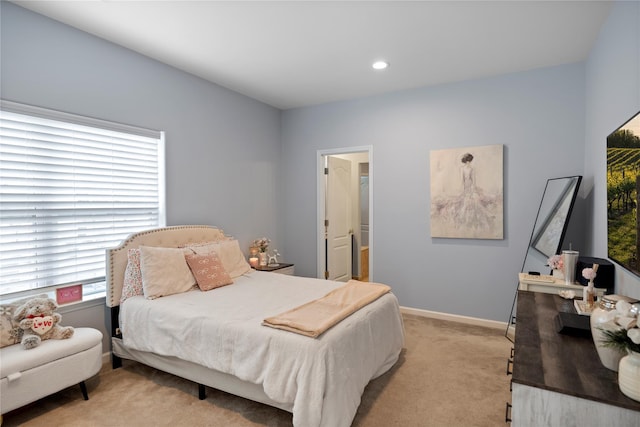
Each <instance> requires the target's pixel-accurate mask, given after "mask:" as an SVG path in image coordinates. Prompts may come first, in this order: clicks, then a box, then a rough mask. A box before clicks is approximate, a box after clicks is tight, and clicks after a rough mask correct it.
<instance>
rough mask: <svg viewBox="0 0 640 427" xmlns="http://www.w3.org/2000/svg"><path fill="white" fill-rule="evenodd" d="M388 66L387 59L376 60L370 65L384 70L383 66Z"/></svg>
mask: <svg viewBox="0 0 640 427" xmlns="http://www.w3.org/2000/svg"><path fill="white" fill-rule="evenodd" d="M388 66H389V63H388V62H387V61H376V62H374V63H373V65H372V67H373V68H374V69H375V70H384V69H385V68H387V67H388Z"/></svg>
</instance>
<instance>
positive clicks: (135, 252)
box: [120, 249, 144, 304]
mask: <svg viewBox="0 0 640 427" xmlns="http://www.w3.org/2000/svg"><path fill="white" fill-rule="evenodd" d="M127 260H128V261H127V268H126V270H125V271H124V283H123V285H122V296H121V297H120V304H122V303H123V302H125V300H126V299H127V298H131V297H135V296H136V295H144V292H143V291H142V273H141V272H140V249H129V250H128V251H127Z"/></svg>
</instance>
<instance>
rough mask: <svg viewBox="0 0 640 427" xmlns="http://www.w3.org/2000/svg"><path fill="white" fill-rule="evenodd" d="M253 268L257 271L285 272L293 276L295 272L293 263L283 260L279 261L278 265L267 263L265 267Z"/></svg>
mask: <svg viewBox="0 0 640 427" xmlns="http://www.w3.org/2000/svg"><path fill="white" fill-rule="evenodd" d="M255 269H256V270H258V271H269V272H271V273H278V274H286V275H289V276H293V275H294V274H295V269H294V265H293V264H286V263H284V262H281V263H279V264H278V265H267V266H265V267H255Z"/></svg>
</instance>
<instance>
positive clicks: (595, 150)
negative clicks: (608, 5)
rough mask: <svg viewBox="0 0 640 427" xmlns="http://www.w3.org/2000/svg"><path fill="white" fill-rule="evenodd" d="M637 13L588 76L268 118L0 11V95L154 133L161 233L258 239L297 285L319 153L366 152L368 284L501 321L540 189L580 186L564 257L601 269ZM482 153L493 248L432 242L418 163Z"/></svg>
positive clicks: (59, 29)
mask: <svg viewBox="0 0 640 427" xmlns="http://www.w3.org/2000/svg"><path fill="white" fill-rule="evenodd" d="M639 7H640V5H639V4H638V3H637V2H619V3H616V4H615V6H614V8H613V10H612V13H611V16H610V18H609V20H608V21H607V23H606V25H605V27H604V28H603V30H602V33H601V35H600V36H599V38H598V41H597V44H596V47H595V48H594V50H593V52H592V54H591V56H590V58H589V60H588V61H587V62H586V64H583V63H580V64H570V65H565V66H560V67H554V68H549V69H540V70H534V71H530V72H523V73H515V74H509V75H503V76H499V77H495V78H489V79H483V80H477V81H470V82H464V83H457V84H449V85H441V86H436V87H430V88H422V89H416V90H410V91H404V92H398V93H393V94H389V95H384V96H376V97H371V98H366V99H359V100H352V101H347V102H340V103H332V104H326V105H322V106H317V107H309V108H302V109H294V110H289V111H285V112H282V113H281V112H279V111H278V110H276V109H274V108H271V107H269V106H266V105H264V104H261V103H260V102H258V101H255V100H252V99H250V98H247V97H244V96H242V95H239V94H236V93H234V92H231V91H229V90H227V89H225V88H222V87H220V86H216V85H214V84H211V83H208V82H205V81H203V80H201V79H198V78H196V77H194V76H191V75H188V74H186V73H183V72H180V71H179V70H176V69H174V68H171V67H169V66H166V65H164V64H160V63H158V62H156V61H153V60H150V59H148V58H145V57H143V56H140V55H138V54H136V53H134V52H131V51H129V50H126V49H123V48H121V47H118V46H115V45H113V44H111V43H108V42H106V41H103V40H100V39H98V38H95V37H93V36H90V35H88V34H86V33H83V32H80V31H78V30H75V29H72V28H70V27H67V26H65V25H62V24H60V23H57V22H55V21H52V20H49V19H47V18H44V17H42V16H40V15H37V14H34V13H32V12H29V11H26V10H24V9H22V8H19V7H17V6H15V5H13V4H10V3H6V2H2V3H0V13H1V19H2V21H1V27H0V31H1V40H0V42H1V52H2V57H1V58H0V59H1V63H0V67H1V68H0V73H1V74H0V77H1V79H0V91H1V93H2V97H3V98H4V99H9V100H13V101H17V102H22V103H27V104H33V105H37V106H42V107H48V108H53V109H58V110H62V111H67V112H71V113H77V114H83V115H89V116H94V117H97V118H101V119H106V120H113V121H117V122H123V123H128V124H132V125H136V126H142V127H149V128H154V129H160V130H164V131H166V132H167V179H168V186H167V201H168V216H167V220H168V223H169V224H179V223H206V224H217V225H219V226H221V227H223V228H224V229H225V230H226V231H227V232H229V233H231V234H233V235H236V236H237V237H238V238H239V239H240V240H241V243H242V244H243V245H244V246H246V245H247V244H248V242H249V241H250V240H251V239H253V238H255V237H260V236H262V235H266V236H269V237H271V238H272V239H273V240H274V245H277V246H276V247H278V249H280V251H281V252H282V253H283V254H285V256H286V258H287V260H289V261H292V262H295V263H296V271H297V272H299V273H300V274H303V275H307V276H315V274H316V243H315V239H316V224H315V220H316V191H315V189H316V176H315V173H316V163H315V162H316V153H317V150H325V149H331V148H342V147H350V146H363V145H372V146H373V165H372V166H373V167H372V169H373V173H374V174H375V176H374V177H373V185H374V186H375V188H374V190H375V193H374V200H373V202H374V206H373V211H374V233H375V234H374V239H375V242H373V243H374V245H375V249H374V252H373V256H374V258H373V260H372V261H373V264H374V274H375V277H374V279H375V280H378V281H381V282H387V283H389V284H390V285H392V286H393V287H394V291H395V293H396V294H397V295H398V297H399V298H400V302H401V304H403V305H405V306H410V307H414V308H420V309H425V310H433V311H438V312H446V313H454V314H461V315H466V316H473V317H480V318H485V319H493V320H500V321H506V320H507V317H508V313H509V310H510V308H511V302H512V298H513V293H514V291H515V286H516V274H517V272H518V271H519V270H520V267H521V265H522V259H523V256H524V254H525V251H526V246H527V242H528V240H529V235H530V233H531V227H532V224H533V221H534V218H535V214H536V209H537V206H538V203H539V200H540V197H541V195H542V191H543V189H544V185H545V182H546V179H548V178H550V177H558V176H566V175H571V174H581V175H585V181H584V184H583V191H582V194H581V198H580V199H579V200H578V207H579V208H578V211H579V212H577V215H576V217H577V221H576V223H574V224H572V229H574V230H575V229H577V230H583V233H582V235H581V234H580V233H579V232H578V233H576V234H575V239H574V240H573V241H574V242H577V243H574V247H575V248H576V249H578V250H580V251H581V252H583V253H585V254H591V255H594V256H600V257H605V256H606V212H604V211H603V206H604V200H605V197H606V196H605V195H604V191H605V190H604V188H605V186H606V184H605V177H604V164H605V160H604V159H605V157H604V156H605V152H604V138H605V137H606V135H607V134H608V133H609V132H611V131H612V130H613V129H615V128H616V127H617V126H618V125H620V124H621V123H622V122H623V121H624V120H626V119H627V118H629V117H630V116H631V115H632V114H633V113H635V112H636V111H638V110H639V109H640V107H639V105H640V76H639V75H640V65H639V63H640V58H639V55H640V53H639V52H638V39H639V38H640V37H639V33H638V31H640V30H639V28H640V25H639V24H640V22H639V19H640V11H639V10H638V8H639ZM280 120H282V121H281V122H280ZM585 140H586V144H585ZM487 144H504V146H505V180H504V184H505V239H504V240H499V241H485V240H454V239H431V238H430V234H429V152H430V150H435V149H442V148H448V147H467V146H478V145H487ZM592 208H593V214H592V213H591V211H592ZM582 220H585V221H587V226H586V227H584V225H583V223H582ZM594 231H595V233H594ZM581 238H582V239H583V240H582V241H580V239H581ZM623 282H624V285H625V286H626V287H627V288H631V289H632V290H635V289H638V288H639V287H640V286H639V285H638V281H637V279H635V278H626V279H623ZM68 318H69V320H70V321H72V322H73V325H74V326H82V325H93V324H94V322H95V319H100V318H103V313H102V312H101V311H100V307H91V308H89V309H86V310H78V311H77V312H75V313H74V314H71V313H69V315H68ZM83 319H86V320H83Z"/></svg>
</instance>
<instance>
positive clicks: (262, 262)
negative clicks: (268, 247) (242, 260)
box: [258, 252, 269, 267]
mask: <svg viewBox="0 0 640 427" xmlns="http://www.w3.org/2000/svg"><path fill="white" fill-rule="evenodd" d="M258 258H260V262H259V264H260V267H266V266H267V264H268V263H269V257H268V256H267V253H266V252H260V253H259V254H258Z"/></svg>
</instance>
